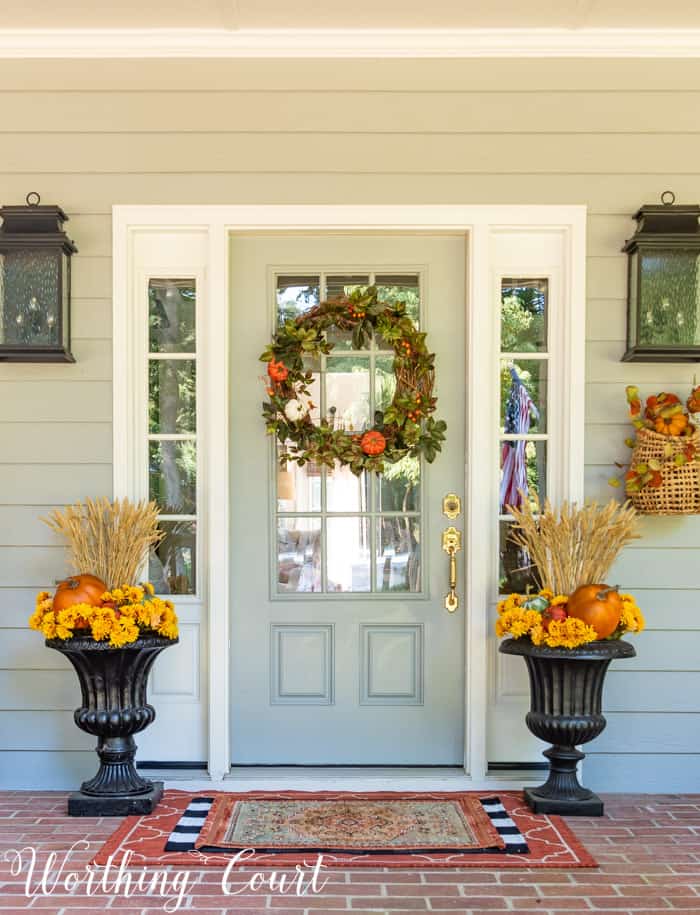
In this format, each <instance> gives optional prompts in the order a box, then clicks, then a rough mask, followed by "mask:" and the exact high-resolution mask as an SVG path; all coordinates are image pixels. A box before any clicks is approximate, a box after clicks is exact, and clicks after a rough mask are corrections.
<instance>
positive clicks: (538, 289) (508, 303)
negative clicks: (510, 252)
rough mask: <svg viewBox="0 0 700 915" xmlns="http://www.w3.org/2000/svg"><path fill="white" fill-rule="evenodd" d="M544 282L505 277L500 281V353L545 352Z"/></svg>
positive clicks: (545, 315) (546, 287) (545, 306)
mask: <svg viewBox="0 0 700 915" xmlns="http://www.w3.org/2000/svg"><path fill="white" fill-rule="evenodd" d="M547 296H548V281H547V280H544V279H523V278H517V277H505V278H504V279H503V280H501V351H502V352H504V353H538V352H539V353H542V352H546V350H547V304H548V303H547Z"/></svg>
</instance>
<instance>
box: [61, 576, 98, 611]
mask: <svg viewBox="0 0 700 915" xmlns="http://www.w3.org/2000/svg"><path fill="white" fill-rule="evenodd" d="M106 590H107V585H106V584H105V583H104V582H103V581H102V580H101V579H99V578H97V577H96V576H95V575H74V576H71V578H66V579H65V580H64V581H59V583H58V586H57V588H56V594H55V595H54V599H53V609H54V611H55V612H56V613H58V611H59V610H65V609H66V607H73V606H74V605H75V604H90V606H92V607H99V605H100V598H101V597H102V595H103V594H104V593H105V591H106Z"/></svg>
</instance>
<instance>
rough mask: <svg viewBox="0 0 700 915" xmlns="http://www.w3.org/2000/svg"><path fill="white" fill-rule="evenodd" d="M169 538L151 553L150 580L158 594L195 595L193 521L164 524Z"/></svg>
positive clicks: (162, 524) (163, 527)
mask: <svg viewBox="0 0 700 915" xmlns="http://www.w3.org/2000/svg"><path fill="white" fill-rule="evenodd" d="M161 527H162V529H163V531H164V532H165V537H164V538H163V540H161V542H160V543H159V544H158V545H157V546H156V547H155V549H154V550H153V551H152V553H151V558H150V563H149V578H150V580H151V581H152V582H153V585H154V587H155V589H156V593H157V594H193V593H194V590H195V581H196V571H197V570H196V566H195V563H196V555H197V554H196V544H195V525H194V522H193V521H163V522H161Z"/></svg>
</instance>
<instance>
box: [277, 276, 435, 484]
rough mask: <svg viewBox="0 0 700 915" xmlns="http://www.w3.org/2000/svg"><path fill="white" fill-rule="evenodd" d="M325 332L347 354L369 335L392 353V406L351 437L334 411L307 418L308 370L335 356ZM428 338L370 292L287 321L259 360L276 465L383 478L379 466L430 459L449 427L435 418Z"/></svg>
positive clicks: (399, 306) (402, 311)
mask: <svg viewBox="0 0 700 915" xmlns="http://www.w3.org/2000/svg"><path fill="white" fill-rule="evenodd" d="M331 328H336V329H338V330H341V331H346V332H351V333H352V346H353V349H356V350H359V349H364V348H366V347H367V346H368V345H369V343H370V342H371V341H372V339H373V338H374V337H375V335H379V336H380V337H381V338H382V341H383V342H384V343H385V344H386V345H387V346H390V347H392V348H393V350H394V374H395V376H396V390H395V393H394V397H393V400H392V402H391V404H390V406H389V407H388V408H387V409H386V410H385V411H384V412H382V411H380V410H378V411H376V412H375V414H374V424H373V426H372V428H371V429H367V430H364V431H363V432H357V433H352V432H350V433H349V432H348V431H346V430H345V429H341V428H337V424H336V418H335V412H334V410H333V408H331V410H330V411H329V412H330V415H329V416H326V417H322V418H321V420H320V423H318V424H317V423H315V422H314V421H313V420H312V418H311V410H312V409H313V408H314V404H313V403H312V402H311V399H310V390H309V389H310V385H311V383H312V381H313V373H312V372H311V371H310V370H309V363H311V362H314V361H318V359H319V358H320V357H321V356H322V355H328V354H329V353H331V352H332V350H333V343H331V342H329V340H328V337H327V333H328V331H329V330H330V329H331ZM425 337H426V335H425V334H424V333H421V332H420V331H419V330H417V328H416V326H415V325H414V323H413V321H412V320H411V318H410V317H409V316H408V315H407V314H406V307H405V304H404V303H403V302H396V303H391V304H389V303H386V302H381V301H380V300H379V298H378V296H377V289H376V287H375V286H369V287H365V288H362V289H357V290H355V291H353V292H352V293H351V294H350V295H348V296H343V297H340V298H337V299H333V300H330V301H326V302H321V303H320V304H319V305H317V306H316V307H315V308H312V309H311V310H309V311H307V312H306V313H305V314H303V315H300V316H299V317H298V318H296V319H294V320H289V321H287V322H286V324H284V325H283V326H282V327H281V328H280V329H279V330H278V331H277V333H276V334H275V335H274V337H273V339H272V343H271V344H270V346H268V347H267V349H266V350H265V352H264V353H263V354H262V355H261V356H260V360H261V361H262V362H266V363H267V375H268V383H267V395H268V400H267V401H266V402H265V403H264V404H263V418H264V419H265V424H266V427H267V431H268V434H270V435H274V436H276V438H277V439H278V440H279V441H280V442H281V443H282V444H283V446H284V447H283V449H281V454H280V463H281V464H282V466H286V464H287V463H288V462H289V461H292V462H294V463H297V464H299V466H303V465H304V464H306V463H312V464H316V465H318V466H326V467H330V468H333V467H334V466H335V463H336V462H338V463H339V464H341V465H343V466H345V467H349V468H350V470H351V471H352V472H353V473H355V474H358V475H359V474H360V473H362V471H363V470H368V471H375V472H377V473H381V472H382V470H383V469H384V465H385V463H390V464H393V463H395V462H396V461H398V460H400V459H401V458H404V457H416V458H419V457H424V458H425V460H426V461H428V463H432V461H434V460H435V456H436V454H437V452H438V451H440V450H441V446H442V442H444V440H445V431H446V429H447V425H446V424H445V423H444V422H443V421H442V420H436V419H434V418H433V415H432V414H433V413H434V412H435V409H436V407H437V398H436V397H435V396H434V395H433V387H434V384H435V354H434V353H430V352H428V348H427V346H426V343H425Z"/></svg>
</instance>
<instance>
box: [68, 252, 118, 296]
mask: <svg viewBox="0 0 700 915" xmlns="http://www.w3.org/2000/svg"><path fill="white" fill-rule="evenodd" d="M71 274H72V277H71V294H72V295H75V296H76V297H77V298H81V299H105V298H110V297H111V295H112V258H111V257H86V256H85V255H82V256H81V255H80V253H78V254H76V255H75V258H74V260H73V264H72V268H71Z"/></svg>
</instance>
